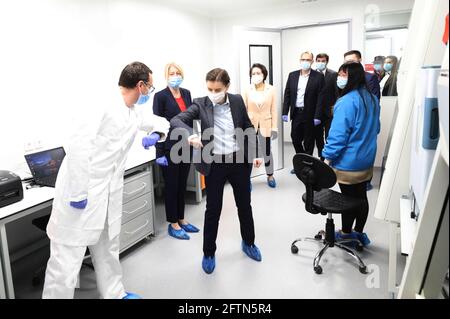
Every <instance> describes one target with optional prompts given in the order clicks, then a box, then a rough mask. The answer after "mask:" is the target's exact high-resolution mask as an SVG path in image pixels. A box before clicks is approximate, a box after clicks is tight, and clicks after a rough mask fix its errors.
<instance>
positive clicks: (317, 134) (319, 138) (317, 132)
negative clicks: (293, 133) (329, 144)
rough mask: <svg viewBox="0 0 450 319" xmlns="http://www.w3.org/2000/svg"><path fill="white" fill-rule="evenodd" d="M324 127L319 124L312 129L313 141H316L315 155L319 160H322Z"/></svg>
mask: <svg viewBox="0 0 450 319" xmlns="http://www.w3.org/2000/svg"><path fill="white" fill-rule="evenodd" d="M323 134H324V126H323V125H322V124H319V125H317V126H315V127H314V139H315V140H316V147H317V154H318V156H319V157H320V158H322V150H323V148H324V146H325V140H324V136H323Z"/></svg>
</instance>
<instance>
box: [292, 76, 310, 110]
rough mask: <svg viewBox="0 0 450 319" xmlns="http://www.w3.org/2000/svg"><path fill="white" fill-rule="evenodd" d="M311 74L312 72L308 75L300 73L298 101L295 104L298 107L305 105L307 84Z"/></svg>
mask: <svg viewBox="0 0 450 319" xmlns="http://www.w3.org/2000/svg"><path fill="white" fill-rule="evenodd" d="M309 74H310V73H308V74H307V75H302V74H301V73H300V77H299V79H298V89H297V101H296V103H295V106H296V107H298V108H303V107H305V92H306V86H307V85H308V80H309Z"/></svg>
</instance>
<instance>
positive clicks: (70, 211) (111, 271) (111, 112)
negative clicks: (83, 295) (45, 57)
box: [42, 62, 169, 299]
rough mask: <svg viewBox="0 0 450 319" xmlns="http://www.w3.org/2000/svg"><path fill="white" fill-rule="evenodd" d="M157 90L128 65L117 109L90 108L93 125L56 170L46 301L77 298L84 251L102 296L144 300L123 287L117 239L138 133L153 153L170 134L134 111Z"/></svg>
mask: <svg viewBox="0 0 450 319" xmlns="http://www.w3.org/2000/svg"><path fill="white" fill-rule="evenodd" d="M152 84H153V78H152V71H151V70H150V69H149V68H148V67H147V66H146V65H145V64H143V63H140V62H134V63H131V64H129V65H127V66H126V67H125V68H124V69H123V71H122V73H121V75H120V79H119V91H120V94H118V95H117V101H116V103H115V104H113V105H108V106H107V109H106V110H105V111H104V112H98V118H97V117H96V116H95V115H94V114H95V113H96V112H95V111H96V110H97V108H92V112H91V113H90V114H89V121H87V122H86V121H82V123H83V124H82V125H81V126H80V127H79V128H78V129H77V130H75V134H76V135H75V136H74V137H73V138H72V140H71V141H70V143H69V144H68V148H67V155H66V157H65V158H64V160H63V162H62V164H61V168H60V170H59V174H58V179H57V181H56V186H55V198H54V200H53V207H52V213H51V216H50V221H49V223H48V226H47V234H48V237H49V238H50V240H51V243H50V259H49V260H48V264H47V270H46V274H45V284H44V291H43V295H42V297H43V298H57V299H69V298H73V296H74V290H75V286H76V284H77V277H78V274H79V272H80V268H81V264H82V262H83V259H84V255H85V253H86V248H87V247H88V248H89V253H90V255H91V258H92V263H93V264H94V268H95V273H96V277H97V287H98V290H99V293H100V297H102V298H108V299H119V298H123V299H137V298H139V296H137V295H135V294H131V293H126V292H125V289H124V286H123V283H122V268H121V266H120V261H119V247H120V242H119V234H120V229H121V217H122V195H123V176H124V171H125V163H126V160H127V154H128V151H129V150H130V148H131V145H132V144H133V141H134V139H135V136H136V133H137V131H138V129H141V130H144V131H146V132H151V134H150V135H147V136H146V137H144V139H143V141H142V144H143V146H144V147H145V148H148V147H150V146H153V145H155V144H156V143H157V142H158V141H163V140H164V139H165V137H166V136H167V133H168V131H169V122H168V121H167V120H166V119H165V118H162V117H157V116H154V115H153V114H149V116H147V117H143V116H142V115H141V114H139V112H138V111H136V107H135V105H137V104H144V103H145V102H147V101H148V100H149V98H150V93H151V92H152V91H153V86H152ZM80 113H82V112H80ZM80 115H84V114H80Z"/></svg>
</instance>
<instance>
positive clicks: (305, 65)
mask: <svg viewBox="0 0 450 319" xmlns="http://www.w3.org/2000/svg"><path fill="white" fill-rule="evenodd" d="M313 59H314V56H313V54H312V53H311V52H304V53H302V55H301V56H300V70H298V71H294V72H291V73H290V74H289V78H288V80H287V83H286V89H285V91H284V102H283V116H282V118H283V121H284V122H287V121H288V113H290V115H291V121H292V127H291V138H292V144H293V145H294V148H295V152H296V153H308V154H311V155H312V153H313V151H314V126H317V125H320V124H321V120H320V119H321V118H322V107H321V104H319V96H320V94H321V92H322V88H323V86H324V77H323V75H322V74H320V73H319V72H317V71H314V70H312V69H311V64H312V62H313Z"/></svg>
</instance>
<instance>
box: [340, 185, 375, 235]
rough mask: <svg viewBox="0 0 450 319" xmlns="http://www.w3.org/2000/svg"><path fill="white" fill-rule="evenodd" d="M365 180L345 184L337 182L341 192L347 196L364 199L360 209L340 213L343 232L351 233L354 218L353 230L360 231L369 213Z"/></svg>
mask: <svg viewBox="0 0 450 319" xmlns="http://www.w3.org/2000/svg"><path fill="white" fill-rule="evenodd" d="M366 185H367V182H363V183H359V184H354V185H345V184H339V188H340V189H341V193H342V194H344V195H347V196H351V197H356V198H360V199H363V200H364V205H363V207H362V208H361V210H358V211H354V212H351V213H347V214H342V231H343V232H344V233H351V232H352V228H353V223H354V222H355V220H356V224H355V231H357V232H358V233H362V232H363V230H364V226H365V224H366V221H367V216H368V215H369V201H368V200H367V186H366Z"/></svg>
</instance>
